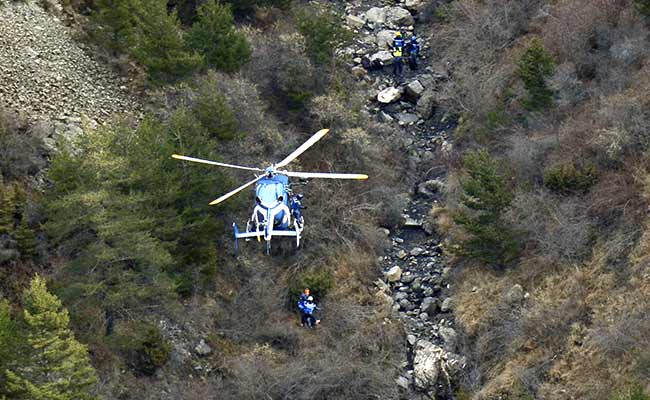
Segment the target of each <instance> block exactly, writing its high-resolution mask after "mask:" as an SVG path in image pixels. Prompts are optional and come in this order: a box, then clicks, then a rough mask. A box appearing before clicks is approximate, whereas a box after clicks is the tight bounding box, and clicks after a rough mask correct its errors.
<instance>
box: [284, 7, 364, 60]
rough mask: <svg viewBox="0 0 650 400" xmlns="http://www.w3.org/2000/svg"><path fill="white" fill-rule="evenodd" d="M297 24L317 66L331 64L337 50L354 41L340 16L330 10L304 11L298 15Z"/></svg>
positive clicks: (309, 53)
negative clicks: (343, 25)
mask: <svg viewBox="0 0 650 400" xmlns="http://www.w3.org/2000/svg"><path fill="white" fill-rule="evenodd" d="M296 23H297V25H298V29H299V30H300V33H301V34H302V35H303V36H304V38H305V44H306V51H307V55H308V56H309V58H310V59H311V60H312V61H314V62H315V63H316V64H320V65H323V64H329V63H331V62H332V59H333V57H334V52H335V51H336V49H337V48H338V47H342V46H344V45H345V44H347V43H348V42H349V41H350V40H351V39H352V33H351V32H350V31H349V30H347V29H345V28H343V27H342V24H341V20H340V17H339V15H338V14H337V13H335V12H333V11H330V10H328V9H321V10H318V11H312V10H302V11H301V12H298V13H297V14H296Z"/></svg>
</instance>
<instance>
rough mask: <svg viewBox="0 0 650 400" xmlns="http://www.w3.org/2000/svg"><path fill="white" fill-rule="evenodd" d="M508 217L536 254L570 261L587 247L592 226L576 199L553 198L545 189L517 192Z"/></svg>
mask: <svg viewBox="0 0 650 400" xmlns="http://www.w3.org/2000/svg"><path fill="white" fill-rule="evenodd" d="M509 218H510V220H511V223H513V224H514V225H515V227H516V230H518V231H519V232H522V233H524V235H525V237H526V238H527V239H528V243H529V245H532V246H533V249H534V250H533V251H534V252H535V253H536V254H540V255H544V256H547V257H550V258H551V259H554V260H557V261H559V262H572V261H576V260H579V259H581V258H582V257H584V256H585V255H586V254H587V252H588V250H589V244H590V242H591V237H592V232H593V227H594V226H593V222H592V221H591V219H590V218H589V214H588V209H587V208H586V207H585V206H584V205H582V204H581V202H580V200H577V199H575V198H559V197H555V196H552V195H550V194H548V193H547V192H545V191H539V192H534V193H522V192H520V193H518V194H517V195H516V197H515V200H514V201H513V204H512V209H511V210H510V213H509ZM531 250H532V249H531Z"/></svg>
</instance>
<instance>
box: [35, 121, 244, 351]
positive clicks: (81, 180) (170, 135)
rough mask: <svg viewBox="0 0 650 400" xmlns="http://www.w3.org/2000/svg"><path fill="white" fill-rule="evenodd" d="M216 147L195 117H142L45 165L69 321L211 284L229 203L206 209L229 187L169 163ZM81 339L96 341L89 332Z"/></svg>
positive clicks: (94, 134) (88, 137)
mask: <svg viewBox="0 0 650 400" xmlns="http://www.w3.org/2000/svg"><path fill="white" fill-rule="evenodd" d="M213 112H214V113H215V115H214V117H215V118H216V119H219V114H218V113H217V112H216V111H213ZM218 146H219V142H218V141H215V140H214V139H213V138H212V135H211V132H210V131H209V130H208V129H207V128H206V127H205V126H203V125H202V124H201V122H200V121H199V120H198V119H197V118H196V117H195V115H194V112H193V111H192V110H187V109H183V110H179V111H177V112H176V113H174V114H173V115H172V116H171V117H170V119H169V121H168V122H166V123H162V122H160V121H157V120H156V119H154V118H145V119H144V120H143V121H142V122H141V123H140V125H139V127H138V128H137V129H136V130H133V129H131V128H129V127H128V126H126V125H120V124H116V125H115V126H113V127H106V128H103V129H100V130H98V131H88V132H86V133H85V135H84V137H83V138H82V141H81V142H80V143H79V144H78V145H77V147H76V149H75V154H74V155H73V154H71V153H69V152H66V151H62V152H61V153H60V154H58V155H57V157H55V158H54V159H53V161H52V167H51V169H50V179H52V181H53V183H54V185H53V190H52V191H51V192H50V194H49V196H50V201H49V202H48V208H47V213H48V222H47V224H46V229H47V231H48V233H49V235H50V237H51V240H52V243H53V244H54V245H55V246H57V249H58V251H59V253H60V254H62V255H63V256H65V257H66V258H68V259H69V262H68V263H67V264H66V265H65V267H64V268H62V270H61V274H60V275H59V276H58V277H57V278H58V279H59V281H60V282H61V283H62V286H64V287H65V290H64V291H62V292H61V296H62V297H63V298H64V299H65V300H70V301H69V303H70V304H74V307H75V308H74V309H71V312H72V313H73V315H74V316H83V315H91V314H93V313H98V312H99V313H102V314H104V313H106V312H108V314H110V315H111V316H113V317H114V318H119V317H120V316H121V315H125V313H126V312H129V313H132V312H133V311H131V310H133V309H142V308H143V307H155V306H158V305H160V304H161V303H164V302H166V301H168V300H169V299H171V298H173V297H174V296H175V295H176V293H180V294H183V295H185V294H190V293H192V292H193V291H194V290H196V289H197V288H201V287H202V285H207V284H210V282H211V280H209V279H206V278H208V277H209V276H211V274H213V273H214V271H215V270H216V268H217V252H216V249H215V245H214V240H215V237H217V236H218V235H219V234H220V233H221V232H222V230H223V225H222V223H221V219H220V218H219V216H220V215H221V213H223V212H224V211H227V210H228V208H227V207H228V206H233V205H235V204H237V203H236V201H235V202H231V203H230V204H228V205H226V208H221V207H220V208H216V207H207V206H206V205H207V203H208V202H209V200H210V199H212V198H213V197H214V196H215V194H218V193H219V192H220V191H221V190H222V189H223V190H225V189H226V188H227V187H231V186H232V185H230V183H229V182H227V181H225V179H224V177H223V175H222V174H221V173H220V171H218V170H217V171H215V170H210V171H206V169H205V168H201V167H200V166H198V167H197V166H194V165H191V166H189V165H186V164H183V163H181V162H178V161H176V160H173V159H172V158H171V157H170V154H173V153H181V154H193V155H196V156H198V157H201V158H208V159H219V158H220V157H219V153H218V151H217V150H218ZM220 188H222V189H220ZM174 289H176V293H175V291H174ZM80 297H83V298H84V301H83V302H79V301H75V300H77V299H78V298H80ZM74 322H75V323H82V321H80V320H75V321H74ZM84 333H85V334H87V335H89V337H88V339H87V341H90V340H96V339H95V338H94V337H93V336H96V334H97V332H92V331H87V330H84ZM84 339H85V337H84ZM85 340H86V339H85Z"/></svg>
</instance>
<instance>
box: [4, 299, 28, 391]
mask: <svg viewBox="0 0 650 400" xmlns="http://www.w3.org/2000/svg"><path fill="white" fill-rule="evenodd" d="M23 337H24V335H23V332H22V331H21V330H20V326H19V324H18V322H17V321H15V320H14V319H13V318H12V317H11V307H10V305H9V302H8V301H7V300H4V299H0V388H2V387H3V385H2V380H3V379H2V378H3V377H4V371H5V370H7V369H8V368H13V367H16V366H18V365H20V364H21V355H22V354H24V353H25V345H26V342H25V341H24V339H23ZM2 392H3V391H2V390H0V393H2Z"/></svg>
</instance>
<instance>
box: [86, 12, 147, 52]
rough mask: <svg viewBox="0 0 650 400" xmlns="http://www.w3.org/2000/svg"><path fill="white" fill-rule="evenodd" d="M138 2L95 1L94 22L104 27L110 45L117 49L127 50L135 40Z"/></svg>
mask: <svg viewBox="0 0 650 400" xmlns="http://www.w3.org/2000/svg"><path fill="white" fill-rule="evenodd" d="M139 6H140V3H139V2H138V0H97V1H96V2H95V7H96V9H97V10H96V12H95V13H94V14H93V16H94V18H95V20H96V21H97V22H99V23H100V24H102V25H103V26H104V27H106V28H107V29H108V31H109V36H110V39H111V41H112V43H113V44H114V45H115V46H116V47H117V48H119V49H123V50H129V48H130V47H131V46H132V45H133V44H134V40H135V26H136V24H137V20H136V19H135V16H136V15H137V14H138V13H141V11H139Z"/></svg>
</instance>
